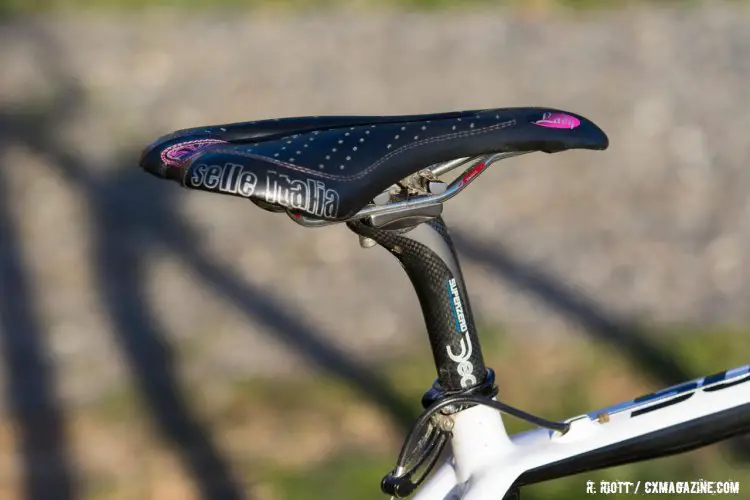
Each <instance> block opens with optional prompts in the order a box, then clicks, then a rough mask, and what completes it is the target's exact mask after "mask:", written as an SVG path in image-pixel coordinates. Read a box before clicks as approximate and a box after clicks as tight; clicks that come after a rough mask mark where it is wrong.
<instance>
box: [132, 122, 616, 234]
mask: <svg viewBox="0 0 750 500" xmlns="http://www.w3.org/2000/svg"><path fill="white" fill-rule="evenodd" d="M606 145H607V139H606V136H605V135H604V134H603V132H602V131H601V130H600V129H598V128H597V127H596V126H595V125H593V124H592V123H591V122H587V121H585V119H582V118H580V117H577V116H573V115H568V114H564V113H559V112H557V111H556V110H551V109H549V108H498V109H490V110H483V111H464V112H452V113H443V114H433V115H415V116H400V117H399V116H395V117H320V118H317V119H316V118H313V117H299V118H288V119H280V120H267V121H259V122H246V123H238V124H228V125H224V126H214V127H198V128H195V129H191V130H189V131H181V132H176V133H174V134H172V135H170V136H167V137H166V138H162V139H160V140H159V141H157V142H156V143H154V144H152V145H151V146H150V147H149V148H147V150H146V151H145V152H144V155H143V157H142V159H141V165H142V166H143V167H144V168H145V169H146V170H148V171H149V172H152V173H154V174H156V175H158V176H160V177H167V178H170V179H175V180H179V181H181V182H182V184H183V186H185V187H189V188H192V189H200V190H205V191H212V192H219V193H225V194H231V195H234V196H242V197H245V198H250V199H253V200H255V201H261V202H263V203H262V206H271V205H274V206H278V207H281V208H282V209H287V210H291V211H295V212H300V213H304V214H306V215H309V216H312V217H316V218H321V219H328V220H338V221H343V220H347V219H349V218H351V217H352V216H354V215H356V213H357V212H358V211H359V210H361V209H362V208H363V207H365V206H366V205H367V204H368V203H370V202H371V201H372V200H373V198H374V197H375V196H377V195H378V194H379V193H380V192H382V191H383V190H385V189H387V188H388V187H389V186H391V185H392V184H394V183H396V182H398V181H400V180H401V179H404V178H406V177H408V176H409V175H411V174H413V173H415V172H417V171H419V170H421V169H423V168H425V167H427V166H429V165H431V164H434V163H438V162H443V161H448V160H452V159H455V158H462V157H466V156H470V157H474V156H478V155H484V154H490V153H495V152H503V151H529V150H537V149H538V150H541V151H547V152H555V151H562V150H565V149H569V148H590V149H602V148H604V147H606ZM165 158H166V159H168V160H169V165H167V164H166V163H165Z"/></svg>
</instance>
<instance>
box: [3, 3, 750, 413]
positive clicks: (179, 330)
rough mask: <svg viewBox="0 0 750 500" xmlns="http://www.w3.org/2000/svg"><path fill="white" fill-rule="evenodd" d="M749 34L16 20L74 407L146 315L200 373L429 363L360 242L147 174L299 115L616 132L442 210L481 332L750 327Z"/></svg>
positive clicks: (14, 135)
mask: <svg viewBox="0 0 750 500" xmlns="http://www.w3.org/2000/svg"><path fill="white" fill-rule="evenodd" d="M748 26H750V11H749V10H748V9H747V8H744V7H739V6H731V5H727V4H723V3H719V2H716V3H715V4H713V5H712V6H711V7H699V8H695V9H688V10H678V9H675V10H671V9H658V8H653V7H652V8H635V9H629V10H624V11H623V10H620V11H612V12H606V11H605V12H594V13H586V14H582V15H579V16H570V15H567V16H563V17H554V18H553V17H545V16H539V17H531V16H523V15H521V14H514V13H511V12H510V11H507V12H506V11H502V10H501V11H498V10H486V11H481V10H479V11H477V10H474V11H471V12H450V13H435V14H416V13H395V12H394V13H387V12H378V13H368V14H367V15H364V14H357V13H342V14H335V13H314V12H313V13H306V14H304V15H299V16H294V15H292V16H286V15H284V16H282V15H278V14H269V13H248V14H243V15H237V14H234V13H232V14H229V13H221V12H216V13H213V14H210V15H202V16H200V17H199V16H191V15H188V14H184V13H183V14H178V13H174V12H171V11H164V12H159V11H155V12H152V13H149V14H127V15H126V14H122V15H119V16H115V15H95V14H90V13H89V14H87V13H86V12H81V13H79V14H76V15H70V14H69V15H65V16H58V17H54V18H51V17H43V16H42V17H36V18H23V19H14V20H13V19H12V20H10V21H6V22H4V23H3V24H1V25H0V65H1V67H2V68H3V71H2V72H1V73H0V113H1V117H0V119H2V124H1V126H2V136H0V145H1V147H0V161H2V163H3V165H2V173H1V174H0V175H2V182H3V184H4V187H3V192H2V198H3V200H4V201H3V203H4V209H6V210H8V211H9V212H10V214H11V215H12V217H11V218H12V223H13V224H14V225H15V229H14V230H15V232H16V233H17V242H16V243H14V244H17V245H18V246H19V248H21V249H22V252H23V255H24V259H25V265H26V266H27V268H28V276H29V279H30V281H29V286H30V289H31V290H32V291H33V295H34V297H36V298H37V302H36V303H35V305H34V307H36V308H37V312H38V315H37V318H39V321H40V322H41V326H40V328H41V329H42V330H43V331H44V341H45V342H48V343H49V346H50V348H51V356H52V357H53V358H54V359H55V360H56V364H57V365H58V370H59V386H60V390H61V391H62V393H63V395H64V397H66V398H67V399H70V400H71V401H79V400H81V401H83V400H85V399H86V398H87V397H90V396H91V395H93V394H96V393H97V391H101V390H103V389H105V388H107V387H110V386H111V385H112V384H115V383H117V380H118V379H119V377H121V376H122V374H123V373H124V371H123V370H124V364H123V362H122V360H121V355H120V354H118V350H117V347H116V342H115V341H114V340H113V339H117V338H118V335H117V334H115V333H113V330H114V329H118V328H119V329H125V330H127V329H128V328H138V325H139V323H138V321H131V319H132V318H131V317H132V316H139V315H141V314H145V313H144V310H143V309H142V308H151V309H150V310H149V311H148V314H147V315H148V319H147V321H148V322H150V323H158V325H160V328H163V330H164V332H165V333H166V335H167V338H168V339H170V340H172V341H175V342H178V344H179V345H180V346H183V347H184V349H185V351H186V352H187V356H188V357H187V358H186V359H187V360H188V361H187V362H185V363H183V364H182V365H181V369H182V370H185V372H186V374H187V376H197V377H200V376H204V375H205V374H208V373H224V374H229V375H234V374H238V375H247V374H263V375H267V376H277V375H281V374H291V373H296V372H297V370H298V369H299V366H300V363H303V362H304V363H308V362H311V361H312V362H319V361H320V360H321V359H322V358H321V357H319V356H316V355H310V354H309V352H306V351H305V348H304V346H303V347H302V349H300V348H299V345H300V344H299V343H298V342H297V341H295V340H294V339H295V338H296V337H295V335H300V336H305V335H308V334H309V335H308V336H316V337H315V338H319V339H320V341H321V344H322V345H335V346H338V347H339V348H340V349H342V350H344V351H345V352H347V353H348V354H350V355H352V356H354V357H356V358H359V359H362V360H364V361H365V362H368V361H373V360H375V359H380V358H387V357H389V356H392V355H394V354H397V353H399V352H401V351H402V350H403V349H404V348H406V347H407V346H416V347H414V348H419V349H426V346H427V344H426V342H425V341H424V339H423V338H422V336H423V333H422V325H421V315H420V312H419V310H418V307H417V301H416V298H415V297H414V296H413V292H412V290H411V287H410V285H409V283H408V280H407V279H406V277H405V276H404V275H402V271H401V269H400V268H399V266H398V265H397V263H396V262H395V261H392V259H391V258H390V257H389V256H388V255H387V254H386V253H385V252H381V251H380V250H377V249H376V250H371V251H363V250H361V249H360V248H359V246H358V244H357V239H356V237H355V236H354V235H352V234H350V233H349V232H348V230H347V229H346V228H345V227H343V226H334V227H329V228H323V229H314V230H313V229H304V228H301V227H298V226H296V225H294V224H292V223H290V221H289V220H288V219H287V218H286V217H284V216H282V215H276V214H270V213H265V212H263V211H261V210H258V209H256V208H255V207H254V206H252V205H250V204H248V203H246V202H243V200H239V199H233V198H229V197H220V196H217V195H214V194H206V193H198V192H183V191H182V190H181V189H180V188H179V187H178V186H177V185H173V184H167V183H163V182H160V181H159V180H157V179H154V178H151V177H149V176H147V175H145V174H141V173H140V172H138V171H137V168H136V162H137V159H138V153H139V150H140V149H141V148H142V147H143V146H145V145H146V144H147V143H148V142H150V141H151V140H152V139H154V138H155V137H156V136H158V135H161V134H164V133H167V132H170V131H172V130H174V129H177V128H184V127H190V126H197V125H203V124H209V123H225V122H233V121H245V120H255V119H263V118H269V117H278V116H290V115H316V114H406V113H420V112H435V111H444V110H456V109H470V108H485V107H498V106H525V105H543V106H554V107H559V108H563V109H568V110H571V111H575V112H578V113H581V114H583V115H584V116H586V117H588V118H590V119H592V120H594V121H595V122H597V123H599V124H600V125H601V126H602V127H603V128H604V130H605V131H607V133H608V134H609V136H610V140H611V147H610V149H609V150H608V151H606V152H603V153H602V152H568V153H562V154H558V155H544V154H537V155H529V156H527V157H523V158H520V159H514V160H509V161H507V162H506V163H501V164H499V165H497V166H495V167H493V171H492V172H490V173H488V174H487V175H485V176H483V177H482V178H481V180H480V181H479V182H477V183H476V184H474V185H472V187H471V188H470V189H469V190H468V191H467V192H465V193H463V194H462V195H461V196H459V197H458V198H456V199H455V200H453V201H451V202H450V203H449V204H448V205H447V209H446V216H445V217H446V220H447V221H448V223H449V225H450V226H452V227H453V229H454V232H455V234H456V239H457V241H458V244H459V249H460V250H461V252H462V254H463V256H464V267H465V271H466V275H467V280H468V284H469V288H470V292H471V295H472V300H473V303H474V307H475V309H476V312H477V314H478V317H479V318H480V321H481V322H482V323H484V324H492V325H496V326H501V327H503V328H504V329H506V330H508V331H510V332H511V333H514V334H524V335H539V336H545V335H558V334H570V333H575V332H576V331H578V330H579V329H580V326H579V325H578V323H579V322H580V321H581V318H579V317H577V313H576V312H575V311H573V312H571V311H570V310H569V309H570V308H569V307H567V306H566V305H565V304H566V302H565V301H566V300H567V299H566V298H565V297H562V296H560V295H561V294H562V295H565V294H567V293H572V294H574V295H576V294H577V296H579V298H580V300H582V301H584V302H585V303H586V304H590V305H591V307H595V308H597V310H599V311H600V312H602V313H603V314H604V313H606V314H608V315H610V316H612V317H618V318H625V319H627V320H628V321H630V320H633V321H637V322H642V323H647V324H654V323H655V324H681V325H682V324H686V325H746V324H748V322H749V320H750V310H749V309H748V308H747V304H748V303H749V302H750V260H748V255H747V252H746V251H745V249H746V248H748V244H749V243H750V198H749V197H748V196H747V193H748V192H750V169H748V168H747V157H748V153H749V152H750V146H749V142H748V138H747V137H748V136H747V133H748V130H750V86H749V85H748V81H750V29H748ZM144 235H146V236H144ZM6 243H7V242H5V241H3V242H0V259H6V260H7V259H8V258H10V257H9V256H8V253H7V252H4V249H5V248H6V246H4V245H5V244H6ZM106 249H116V251H115V254H118V255H119V253H123V252H125V253H127V254H128V255H130V257H128V258H125V257H118V255H111V254H110V252H109V250H106ZM487 252H495V253H494V257H493V258H494V259H495V260H494V261H492V262H491V261H490V260H488V258H486V255H485V254H486V253H487ZM196 259H197V260H196ZM128 262H138V263H139V268H138V269H139V270H138V271H137V272H136V271H132V270H129V269H124V268H123V266H125V267H127V263H128ZM201 262H202V264H201ZM493 262H494V267H493ZM186 263H187V264H188V265H185V264H186ZM201 266H203V268H202V267H201ZM107 270H110V271H109V274H107V273H108V271H107ZM212 273H213V274H212ZM539 273H541V275H542V278H541V279H543V280H545V281H544V283H547V284H548V285H549V286H550V287H551V290H550V289H545V288H544V286H546V285H544V284H543V285H542V288H541V289H540V288H539V286H540V285H539V283H537V280H536V279H535V278H534V276H538V275H539ZM123 274H124V275H126V276H127V275H131V276H133V280H134V283H135V284H134V285H133V287H134V290H140V292H138V293H142V296H143V300H142V301H140V302H139V301H138V300H135V302H133V301H130V302H128V300H127V297H126V298H125V299H124V300H122V301H120V303H119V305H115V309H117V307H119V308H120V309H122V314H121V315H120V317H121V321H120V323H119V324H115V323H117V322H115V321H113V319H112V307H111V304H110V307H109V308H108V306H107V304H106V302H107V301H109V302H112V301H114V302H118V300H117V293H114V294H109V295H108V294H107V293H105V292H103V287H105V288H106V286H108V285H107V284H109V285H117V284H116V283H111V281H110V279H111V277H113V276H118V275H123ZM136 275H137V278H136ZM212 276H213V278H212ZM233 283H234V285H237V286H238V287H240V288H238V289H237V290H235V292H236V293H235V292H233V291H232V290H233V289H232V286H234V285H233ZM240 289H241V290H240ZM242 290H244V291H242ZM134 293H135V292H134ZM242 294H245V295H242ZM240 296H244V297H246V298H247V297H255V300H254V301H251V302H253V304H254V305H248V303H247V301H245V302H243V301H241V300H239V299H238V297H240ZM139 308H140V309H141V310H140V311H139V310H138V309H139ZM108 311H109V312H108ZM7 325H8V323H6V327H7ZM121 335H128V333H125V332H122V333H121ZM329 343H330V344H329ZM303 344H304V342H303ZM410 348H411V347H410ZM193 351H195V352H200V356H197V355H196V356H194V359H193V358H191V357H190V353H191V352H193Z"/></svg>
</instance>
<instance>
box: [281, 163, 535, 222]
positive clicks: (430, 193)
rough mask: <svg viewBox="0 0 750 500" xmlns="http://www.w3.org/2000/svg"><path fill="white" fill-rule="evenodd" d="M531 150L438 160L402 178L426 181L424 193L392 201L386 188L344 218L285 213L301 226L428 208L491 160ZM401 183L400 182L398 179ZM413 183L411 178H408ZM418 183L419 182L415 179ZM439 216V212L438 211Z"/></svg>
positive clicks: (461, 187)
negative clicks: (457, 172)
mask: <svg viewBox="0 0 750 500" xmlns="http://www.w3.org/2000/svg"><path fill="white" fill-rule="evenodd" d="M533 152H534V151H511V152H504V153H494V154H490V155H482V156H475V157H465V158H456V159H454V160H449V161H446V162H442V163H436V164H434V165H430V166H429V167H427V168H425V169H423V170H421V171H419V172H417V173H416V174H413V175H411V176H409V177H408V178H406V179H404V181H407V182H408V180H411V179H414V178H417V179H421V180H423V181H426V182H427V185H426V186H422V187H423V189H424V191H425V194H419V195H416V196H411V197H408V198H407V199H404V200H397V201H393V199H392V198H393V197H392V196H391V193H390V188H389V190H386V191H383V193H381V194H380V195H378V196H376V197H375V199H374V200H373V202H371V203H370V204H369V205H368V206H366V207H365V208H363V209H361V210H360V211H359V212H357V213H356V214H354V215H353V216H352V217H350V218H348V219H346V220H345V221H330V220H324V219H318V218H315V217H310V216H307V215H304V214H301V213H294V212H292V211H289V210H287V211H286V213H287V215H288V216H289V217H290V218H291V219H292V220H293V221H294V222H296V223H297V224H299V225H301V226H305V227H320V226H329V225H331V224H338V223H340V222H348V221H353V220H361V219H372V218H373V217H377V216H384V215H395V214H400V213H408V212H415V211H418V210H420V209H429V208H431V207H435V208H437V207H442V204H443V203H445V202H446V201H448V200H450V199H451V198H453V197H454V196H456V195H457V194H458V193H460V192H461V191H463V190H464V189H466V187H467V186H468V185H469V184H471V183H472V182H473V181H474V180H475V179H476V178H477V177H479V175H481V174H482V173H483V172H484V171H485V170H487V168H488V167H490V166H491V165H492V164H493V163H497V162H498V161H500V160H505V159H508V158H513V157H516V156H521V155H525V154H528V153H533ZM462 166H463V167H464V171H463V173H461V174H460V175H459V176H457V177H456V178H455V179H453V180H452V181H451V182H450V183H449V184H446V183H445V182H442V181H440V180H438V178H439V177H441V176H444V175H445V174H447V173H449V172H452V171H454V170H456V169H458V168H459V167H462ZM402 182H403V181H402ZM412 182H413V181H412ZM417 182H419V181H417ZM438 215H439V214H438Z"/></svg>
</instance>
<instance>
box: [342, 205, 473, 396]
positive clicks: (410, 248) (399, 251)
mask: <svg viewBox="0 0 750 500" xmlns="http://www.w3.org/2000/svg"><path fill="white" fill-rule="evenodd" d="M347 225H348V226H349V228H350V229H351V230H352V231H354V232H355V233H357V234H359V235H361V236H365V237H367V238H370V239H372V240H374V241H375V242H376V243H377V244H378V245H380V246H382V247H383V248H385V249H386V250H388V251H389V252H390V253H391V254H393V255H394V256H395V257H396V258H397V259H398V260H399V261H400V262H401V265H402V267H403V268H404V270H405V271H406V274H407V275H408V276H409V279H410V280H411V283H412V285H413V286H414V290H415V291H416V292H417V296H418V297H419V303H420V305H421V308H422V314H423V316H424V321H425V324H426V326H427V333H428V334H429V338H430V345H431V347H432V354H433V357H434V359H435V365H436V367H437V373H438V380H439V381H440V385H441V386H442V388H443V390H445V391H460V390H463V389H468V388H471V387H474V386H475V385H478V384H481V383H482V382H483V381H484V378H485V377H486V370H485V366H484V360H483V358H482V350H481V348H480V346H479V338H478V336H477V330H476V326H475V325H474V316H473V315H472V312H471V305H470V304H469V297H468V294H467V292H466V286H465V285H464V280H463V276H462V274H461V268H460V266H459V263H458V257H457V255H456V251H455V249H454V247H453V242H452V241H451V238H450V235H449V234H448V230H447V228H446V226H445V223H444V222H443V219H442V217H436V218H434V219H431V220H430V221H428V222H424V223H421V224H419V225H417V226H414V227H411V228H408V229H399V230H387V229H378V228H374V227H372V226H370V225H368V224H367V223H365V222H363V221H353V222H349V223H347Z"/></svg>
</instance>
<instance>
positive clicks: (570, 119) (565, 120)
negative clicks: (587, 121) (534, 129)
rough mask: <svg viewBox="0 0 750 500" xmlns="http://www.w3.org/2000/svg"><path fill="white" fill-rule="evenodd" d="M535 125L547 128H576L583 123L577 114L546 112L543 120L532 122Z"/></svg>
mask: <svg viewBox="0 0 750 500" xmlns="http://www.w3.org/2000/svg"><path fill="white" fill-rule="evenodd" d="M532 123H533V124H534V125H539V126H540V127H546V128H567V129H574V128H576V127H578V126H579V125H580V124H581V120H579V119H578V118H576V117H575V116H570V115H566V114H565V113H550V112H547V113H544V114H543V115H542V119H541V120H537V121H535V122H532Z"/></svg>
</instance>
